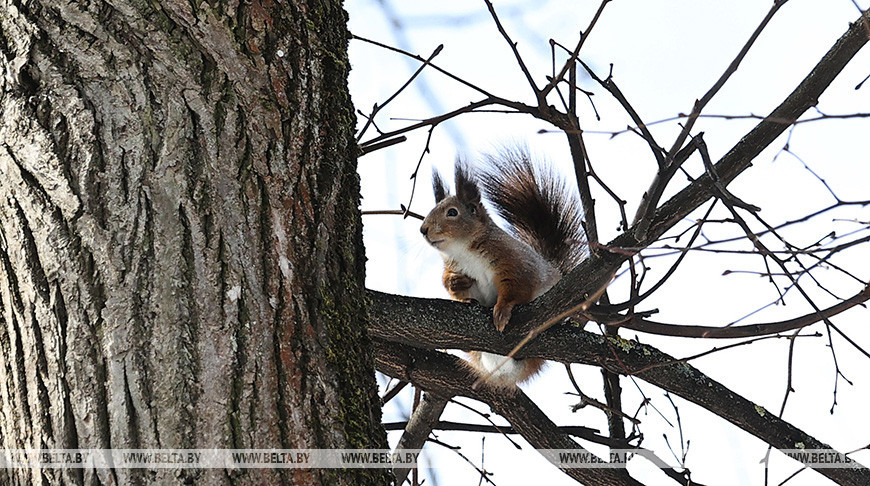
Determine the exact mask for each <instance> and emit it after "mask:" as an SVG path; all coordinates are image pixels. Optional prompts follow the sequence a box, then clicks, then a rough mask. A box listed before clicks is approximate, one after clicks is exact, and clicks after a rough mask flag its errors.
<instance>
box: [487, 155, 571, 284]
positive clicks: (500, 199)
mask: <svg viewBox="0 0 870 486" xmlns="http://www.w3.org/2000/svg"><path fill="white" fill-rule="evenodd" d="M486 158H487V164H486V166H485V167H483V168H482V169H481V172H480V175H479V177H480V183H481V185H482V186H483V191H484V193H485V195H486V199H488V200H489V201H490V202H491V203H492V205H493V207H494V209H495V211H496V213H498V215H499V216H501V217H502V218H503V219H504V220H505V221H506V222H507V223H508V224H509V225H510V227H511V229H512V230H513V231H514V233H515V235H516V236H517V237H518V238H519V239H521V240H523V241H525V242H526V243H528V244H529V245H531V246H532V248H534V249H535V250H536V251H537V252H538V253H540V254H541V256H543V257H544V259H546V260H547V261H549V262H550V263H551V264H553V265H554V266H555V267H556V268H558V269H559V270H560V271H561V272H562V274H563V275H564V274H565V273H567V272H569V271H570V270H571V269H573V268H574V267H575V266H577V265H578V264H579V263H580V262H581V261H582V260H583V258H585V257H586V251H587V248H586V234H585V231H584V229H583V224H582V223H583V209H582V207H581V204H580V200H579V198H578V197H577V196H576V195H575V193H574V192H573V191H571V190H569V187H568V185H567V184H566V183H565V181H564V179H563V178H562V177H560V176H559V175H558V174H556V173H555V171H553V169H552V168H550V167H541V166H536V165H535V164H534V163H532V160H531V157H530V155H529V153H528V150H527V149H525V148H524V147H515V148H505V149H502V150H501V151H500V152H499V153H497V154H495V155H488V156H487V157H486Z"/></svg>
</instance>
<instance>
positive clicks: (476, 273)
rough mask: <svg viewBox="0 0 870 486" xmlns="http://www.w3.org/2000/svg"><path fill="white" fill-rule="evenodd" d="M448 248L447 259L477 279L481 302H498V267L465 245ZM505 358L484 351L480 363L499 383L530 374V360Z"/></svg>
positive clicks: (506, 383)
mask: <svg viewBox="0 0 870 486" xmlns="http://www.w3.org/2000/svg"><path fill="white" fill-rule="evenodd" d="M456 246H459V245H456ZM445 250H447V251H444V252H443V255H444V258H445V260H446V259H450V260H452V261H453V263H454V266H453V268H454V269H455V270H457V271H458V272H461V273H462V274H464V275H467V276H469V277H471V278H473V279H474V281H475V282H476V284H475V285H473V286H472V287H471V290H470V294H471V295H470V296H471V298H472V299H474V300H476V301H477V302H478V303H480V304H481V305H484V306H487V307H492V306H494V305H495V302H496V300H498V289H497V288H496V286H495V282H494V278H495V270H494V269H493V268H492V265H490V263H489V261H488V260H486V259H484V258H482V257H481V256H480V255H479V254H476V253H472V252H469V251H468V250H467V249H466V248H464V247H462V248H457V247H452V248H445ZM544 290H546V289H544ZM542 293H543V292H542ZM505 358H506V357H505V356H502V355H500V354H494V353H485V352H481V353H480V360H479V364H480V367H481V368H482V371H483V372H484V373H486V374H489V373H492V376H491V377H490V381H491V382H493V383H494V384H496V385H499V386H510V385H514V384H516V383H517V382H518V381H520V380H522V379H523V378H525V377H526V376H527V375H528V373H527V372H526V363H523V361H522V360H518V359H513V358H508V360H507V361H506V362H505ZM502 362H504V364H503V365H502ZM499 365H501V366H499Z"/></svg>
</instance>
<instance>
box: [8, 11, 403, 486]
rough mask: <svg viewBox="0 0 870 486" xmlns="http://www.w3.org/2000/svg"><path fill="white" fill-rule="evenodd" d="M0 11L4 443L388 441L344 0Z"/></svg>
mask: <svg viewBox="0 0 870 486" xmlns="http://www.w3.org/2000/svg"><path fill="white" fill-rule="evenodd" d="M0 3H2V4H3V6H2V8H0V53H2V55H0V66H2V71H0V74H2V78H0V116H2V121H0V178H2V179H0V443H2V447H4V448H12V449H22V448H96V449H104V448H122V449H133V448H331V447H338V448H357V447H369V448H383V447H385V446H386V445H385V444H386V438H385V434H384V432H383V429H382V427H381V426H380V408H379V403H378V401H377V395H376V393H375V390H376V387H375V383H374V371H373V365H372V361H371V356H370V351H369V343H368V338H367V336H366V333H365V322H364V318H363V317H361V316H364V315H365V311H364V305H365V299H364V290H363V272H364V266H363V264H364V255H363V250H362V248H363V246H362V241H361V223H360V219H359V212H358V210H357V206H358V199H359V188H358V181H357V175H356V171H355V157H356V154H355V150H356V145H355V143H354V141H353V136H352V135H353V134H352V129H353V125H354V120H355V119H354V115H353V111H352V106H351V103H350V99H349V96H348V94H347V87H346V75H347V71H348V68H349V65H348V63H347V58H346V51H347V49H346V48H347V45H346V44H347V31H346V26H345V21H346V19H345V13H344V11H343V10H342V8H341V5H340V2H338V1H328V0H323V1H316V0H315V1H309V2H305V1H301V0H292V1H284V2H272V1H269V0H262V1H261V0H252V1H245V2H238V1H230V2H212V3H198V2H185V1H178V0H165V1H152V2H138V1H128V0H113V1H111V2H102V1H96V2H71V3H70V2H58V1H52V0H45V1H41V0H37V1H31V2H21V1H18V0H2V2H0ZM386 474H387V473H386V472H385V471H383V470H363V469H357V470H350V471H328V470H327V471H299V470H283V471H281V470H262V469H261V470H236V471H225V470H157V471H144V470H121V469H119V470H96V471H92V470H50V469H49V470H42V471H37V470H26V469H21V470H7V471H0V476H2V482H3V483H35V484H49V483H50V484H61V483H72V484H80V483H87V484H98V483H109V484H112V483H152V482H160V483H175V482H185V481H193V482H200V481H204V482H209V483H215V484H250V483H257V484H262V483H279V482H292V483H296V484H299V483H302V482H304V483H324V484H327V483H328V484H383V483H385V482H387V480H388V477H387V476H386Z"/></svg>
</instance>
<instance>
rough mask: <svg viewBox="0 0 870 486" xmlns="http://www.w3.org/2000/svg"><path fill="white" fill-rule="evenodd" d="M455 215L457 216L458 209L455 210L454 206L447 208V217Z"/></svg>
mask: <svg viewBox="0 0 870 486" xmlns="http://www.w3.org/2000/svg"><path fill="white" fill-rule="evenodd" d="M457 216H459V211H457V210H456V208H450V209H448V210H447V217H448V218H455V217H457Z"/></svg>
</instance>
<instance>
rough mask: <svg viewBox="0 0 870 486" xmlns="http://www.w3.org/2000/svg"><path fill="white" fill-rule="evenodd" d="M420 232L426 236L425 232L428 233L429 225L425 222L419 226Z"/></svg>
mask: <svg viewBox="0 0 870 486" xmlns="http://www.w3.org/2000/svg"><path fill="white" fill-rule="evenodd" d="M420 233H423V236H426V234H427V233H429V226H428V225H425V224H424V225H423V226H420Z"/></svg>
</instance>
